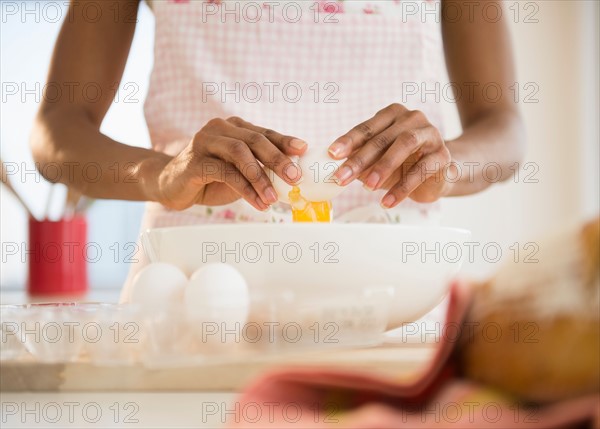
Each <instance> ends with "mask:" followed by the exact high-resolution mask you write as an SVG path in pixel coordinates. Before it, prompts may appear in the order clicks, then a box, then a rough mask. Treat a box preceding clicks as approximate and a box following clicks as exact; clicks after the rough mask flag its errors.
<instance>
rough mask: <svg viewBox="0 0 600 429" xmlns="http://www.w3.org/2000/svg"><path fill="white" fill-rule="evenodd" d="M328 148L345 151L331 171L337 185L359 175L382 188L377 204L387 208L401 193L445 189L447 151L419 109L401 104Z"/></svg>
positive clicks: (437, 193)
mask: <svg viewBox="0 0 600 429" xmlns="http://www.w3.org/2000/svg"><path fill="white" fill-rule="evenodd" d="M329 153H330V154H331V156H333V157H334V158H335V159H340V158H345V157H348V159H347V161H346V162H344V164H343V165H342V166H341V167H340V168H339V170H338V171H337V173H336V174H335V176H334V179H335V180H336V181H337V183H338V184H339V185H341V186H344V185H347V184H348V183H350V182H351V181H352V180H354V179H359V180H360V181H362V182H363V183H364V185H365V187H366V188H367V189H370V190H377V189H387V190H388V192H387V193H386V194H385V196H384V197H383V199H382V200H381V204H382V205H383V206H385V207H388V208H390V207H394V206H395V205H397V204H398V203H399V202H400V201H402V200H403V199H404V198H406V197H410V198H412V199H413V200H415V201H419V202H431V201H435V200H437V199H438V198H440V197H442V196H444V195H447V194H448V193H449V191H450V187H451V183H449V182H446V180H445V178H446V169H447V168H449V167H450V161H451V157H450V152H449V150H448V148H447V147H446V144H445V142H444V140H443V139H442V136H441V134H440V132H439V131H438V129H437V128H435V127H434V126H433V125H431V124H430V123H429V121H428V120H427V118H426V117H425V115H424V114H423V113H422V112H420V111H417V110H408V109H407V108H406V107H404V106H402V105H400V104H391V105H389V106H388V107H386V108H384V109H382V110H380V111H379V112H377V114H376V115H375V116H373V117H372V118H371V119H369V120H367V121H365V122H363V123H361V124H359V125H357V126H356V127H354V128H352V129H351V130H350V131H349V132H348V133H346V134H344V135H343V136H341V137H339V138H338V139H337V140H336V141H335V142H334V143H333V144H332V145H331V146H330V147H329ZM450 177H453V176H450Z"/></svg>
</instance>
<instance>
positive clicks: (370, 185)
mask: <svg viewBox="0 0 600 429" xmlns="http://www.w3.org/2000/svg"><path fill="white" fill-rule="evenodd" d="M380 179H381V177H379V174H377V173H376V172H374V171H373V172H371V174H369V176H368V177H367V180H366V181H365V187H366V188H367V189H371V190H375V188H376V187H377V185H378V184H379V180H380Z"/></svg>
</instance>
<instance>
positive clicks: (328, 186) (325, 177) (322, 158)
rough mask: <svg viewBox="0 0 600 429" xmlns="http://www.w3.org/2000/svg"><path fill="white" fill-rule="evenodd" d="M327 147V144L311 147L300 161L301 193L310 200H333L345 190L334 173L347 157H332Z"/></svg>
mask: <svg viewBox="0 0 600 429" xmlns="http://www.w3.org/2000/svg"><path fill="white" fill-rule="evenodd" d="M327 149H328V147H327V146H314V147H309V148H308V150H307V151H306V152H305V153H304V155H302V156H301V157H300V159H299V161H298V165H299V166H300V168H301V169H302V179H303V180H302V183H301V184H300V186H299V188H300V194H301V195H302V196H303V197H304V198H305V199H307V200H308V201H331V200H332V199H333V198H335V197H337V196H338V195H339V194H341V193H342V192H343V191H344V187H343V186H339V185H338V184H337V183H335V181H334V180H333V175H334V173H335V172H336V171H337V170H338V168H339V167H340V165H342V164H343V163H344V161H345V159H340V160H336V159H333V158H331V157H330V156H329V152H328V151H327Z"/></svg>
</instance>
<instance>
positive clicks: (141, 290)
mask: <svg viewBox="0 0 600 429" xmlns="http://www.w3.org/2000/svg"><path fill="white" fill-rule="evenodd" d="M187 281H188V279H187V277H186V275H185V274H184V273H183V271H181V270H180V269H179V268H177V267H176V266H175V265H171V264H167V263H164V262H156V263H152V264H149V265H147V266H145V267H144V268H142V269H141V270H140V272H139V273H137V274H136V276H135V277H134V279H133V284H132V288H133V290H132V292H131V302H134V303H137V304H140V305H142V306H144V307H146V308H150V309H155V310H158V309H163V308H164V309H166V308H168V307H169V306H173V305H178V304H179V305H180V304H181V300H182V297H183V291H184V289H185V285H186V283H187Z"/></svg>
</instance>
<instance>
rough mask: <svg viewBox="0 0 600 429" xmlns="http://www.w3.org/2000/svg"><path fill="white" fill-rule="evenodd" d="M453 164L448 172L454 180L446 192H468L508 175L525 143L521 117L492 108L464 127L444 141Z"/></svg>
mask: <svg viewBox="0 0 600 429" xmlns="http://www.w3.org/2000/svg"><path fill="white" fill-rule="evenodd" d="M446 145H447V147H448V149H449V150H450V154H451V156H452V161H453V163H455V164H456V165H455V166H453V167H452V168H450V170H449V171H448V173H447V178H448V179H449V181H451V182H453V186H452V187H451V190H450V193H449V194H448V195H449V196H459V195H469V194H474V193H476V192H479V191H481V190H483V189H485V188H487V187H488V186H490V185H492V184H494V183H498V182H501V181H504V180H507V179H510V178H511V177H512V176H513V174H514V172H515V170H516V169H518V162H519V161H520V160H521V159H522V156H523V151H524V147H525V132H524V127H523V123H522V120H521V117H520V116H519V114H518V113H517V112H516V111H515V110H512V109H510V110H509V109H503V110H495V111H494V110H492V111H489V112H487V113H485V114H484V115H482V116H481V117H479V118H477V119H475V120H473V121H472V122H471V123H470V124H469V125H467V126H465V127H464V131H463V133H462V134H461V135H460V137H458V138H456V139H454V140H450V141H447V142H446Z"/></svg>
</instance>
